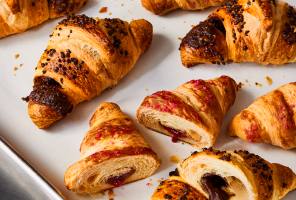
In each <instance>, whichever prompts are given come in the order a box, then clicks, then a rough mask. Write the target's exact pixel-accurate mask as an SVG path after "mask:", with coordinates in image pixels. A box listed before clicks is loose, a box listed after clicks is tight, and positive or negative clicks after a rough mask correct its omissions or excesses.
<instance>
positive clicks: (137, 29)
mask: <svg viewBox="0 0 296 200" xmlns="http://www.w3.org/2000/svg"><path fill="white" fill-rule="evenodd" d="M152 31H153V30H152V25H151V24H150V23H149V22H148V21H146V20H144V19H141V20H133V21H132V22H131V23H130V24H129V23H128V22H125V21H122V20H120V19H108V18H106V19H98V18H96V19H94V18H90V17H87V16H85V15H81V16H74V15H71V16H68V17H67V19H64V20H63V21H61V22H60V23H59V25H58V26H57V27H56V28H55V29H54V30H53V32H52V34H51V38H50V40H49V43H48V46H47V49H46V50H45V52H44V53H43V55H42V57H41V59H40V61H39V63H38V66H37V67H36V68H35V77H34V87H33V91H32V92H31V94H30V96H28V97H27V98H23V99H24V100H26V101H29V106H28V113H29V115H30V117H31V119H32V121H33V122H34V123H35V125H36V126H38V128H41V129H45V128H47V127H49V126H50V125H51V124H52V123H53V122H55V121H57V120H59V119H63V118H64V117H66V116H67V114H68V113H69V112H71V111H72V109H73V108H74V107H75V106H76V105H77V104H78V103H80V102H82V101H85V100H91V99H92V98H93V97H95V96H97V95H100V94H101V92H102V91H103V90H105V89H106V88H109V87H111V86H113V85H115V84H117V83H118V82H119V80H120V79H121V78H123V77H124V76H125V75H126V74H127V73H128V71H129V70H131V69H132V68H133V67H134V65H135V63H136V61H137V60H138V58H139V56H140V55H141V54H143V53H145V52H146V51H147V50H148V49H149V48H150V45H151V41H152Z"/></svg>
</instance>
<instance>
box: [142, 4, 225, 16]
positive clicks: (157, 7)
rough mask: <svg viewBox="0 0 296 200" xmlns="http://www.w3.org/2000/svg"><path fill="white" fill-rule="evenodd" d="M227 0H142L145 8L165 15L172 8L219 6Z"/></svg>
mask: <svg viewBox="0 0 296 200" xmlns="http://www.w3.org/2000/svg"><path fill="white" fill-rule="evenodd" d="M225 2H227V0H206V1H205V0H190V1H188V0H142V5H143V7H144V8H146V9H147V10H149V11H150V12H153V13H154V14H156V15H164V14H166V13H168V12H170V11H172V10H175V9H178V8H182V9H184V10H203V9H205V8H208V7H211V6H219V5H221V4H222V3H225Z"/></svg>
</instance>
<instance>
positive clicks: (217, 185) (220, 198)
mask: <svg viewBox="0 0 296 200" xmlns="http://www.w3.org/2000/svg"><path fill="white" fill-rule="evenodd" d="M201 184H202V185H203V186H204V188H205V190H206V191H207V192H208V193H209V197H210V198H209V200H228V199H229V198H230V197H229V195H228V194H227V193H226V192H225V191H224V190H222V187H223V186H224V187H226V186H227V185H228V184H227V182H226V181H225V180H224V179H223V178H221V177H220V176H217V175H215V174H210V173H208V174H205V175H204V176H203V177H202V179H201Z"/></svg>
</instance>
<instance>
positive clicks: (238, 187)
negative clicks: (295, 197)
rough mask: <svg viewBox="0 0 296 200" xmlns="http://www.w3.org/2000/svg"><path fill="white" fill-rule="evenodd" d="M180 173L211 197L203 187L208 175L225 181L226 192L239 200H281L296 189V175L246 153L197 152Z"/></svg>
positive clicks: (188, 181) (181, 166)
mask: <svg viewBox="0 0 296 200" xmlns="http://www.w3.org/2000/svg"><path fill="white" fill-rule="evenodd" d="M178 170H179V173H180V176H181V178H183V179H184V180H185V181H186V182H187V183H189V184H191V185H192V186H193V187H194V188H196V189H197V190H198V191H199V192H201V193H203V194H205V195H206V196H207V197H208V196H209V194H208V192H206V191H205V190H203V185H202V184H201V182H202V181H201V179H202V178H203V177H205V175H206V174H213V175H216V176H220V177H221V178H223V179H224V180H225V181H226V182H227V184H226V187H223V188H222V190H224V191H225V192H227V193H228V195H229V196H233V195H235V196H236V197H237V198H238V199H253V200H279V199H281V198H283V197H284V196H285V195H286V194H287V193H288V192H289V191H292V190H294V189H295V188H296V175H295V174H294V173H293V171H292V170H291V169H290V168H288V167H285V166H282V165H280V164H272V163H269V162H268V161H266V160H264V159H262V158H261V157H259V156H258V155H255V154H252V153H249V152H248V151H242V150H240V151H219V150H213V149H212V148H209V149H204V150H203V151H202V152H199V153H197V152H194V153H193V154H192V156H190V157H189V158H187V159H186V160H185V161H184V162H183V163H182V164H179V165H178ZM281 172H282V173H281Z"/></svg>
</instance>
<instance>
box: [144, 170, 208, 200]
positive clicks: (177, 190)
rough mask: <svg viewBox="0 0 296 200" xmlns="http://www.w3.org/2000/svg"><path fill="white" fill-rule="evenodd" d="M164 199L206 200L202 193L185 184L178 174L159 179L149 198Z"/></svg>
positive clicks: (154, 199) (151, 199)
mask: <svg viewBox="0 0 296 200" xmlns="http://www.w3.org/2000/svg"><path fill="white" fill-rule="evenodd" d="M165 199H180V200H186V199H187V200H188V199H194V200H207V198H206V197H205V196H204V195H203V194H201V193H200V192H198V191H197V190H196V189H195V188H193V187H192V186H190V185H189V184H187V183H186V181H184V180H183V179H182V178H180V177H179V176H171V177H170V178H168V179H166V180H164V181H161V182H160V184H159V186H158V187H157V188H156V190H155V192H154V194H153V195H152V196H151V198H150V200H165Z"/></svg>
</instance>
